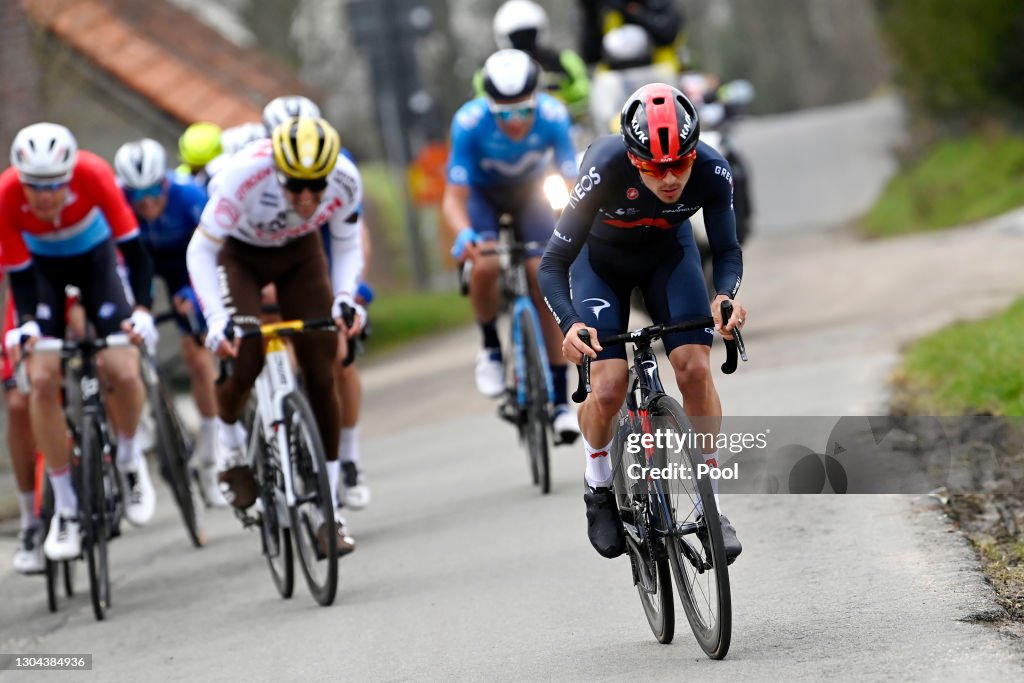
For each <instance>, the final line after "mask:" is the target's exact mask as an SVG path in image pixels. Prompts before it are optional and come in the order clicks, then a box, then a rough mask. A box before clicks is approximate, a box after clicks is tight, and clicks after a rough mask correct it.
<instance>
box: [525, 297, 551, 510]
mask: <svg viewBox="0 0 1024 683" xmlns="http://www.w3.org/2000/svg"><path fill="white" fill-rule="evenodd" d="M534 320H535V318H534V317H533V316H532V315H530V312H529V311H528V310H524V311H523V313H522V314H521V315H520V317H519V324H520V332H521V334H522V343H523V361H524V365H525V367H524V368H523V370H524V374H525V377H524V378H523V379H524V381H525V382H526V406H525V411H526V425H525V427H524V430H525V433H526V445H527V450H528V451H529V456H530V469H531V472H532V473H533V481H534V483H535V484H537V485H538V486H539V487H540V491H541V493H550V492H551V463H550V460H549V456H548V423H549V419H548V409H547V406H548V385H547V380H546V379H545V375H544V364H545V362H546V361H545V360H544V354H543V353H542V352H541V347H540V341H539V340H540V336H539V330H537V329H536V326H535V325H534Z"/></svg>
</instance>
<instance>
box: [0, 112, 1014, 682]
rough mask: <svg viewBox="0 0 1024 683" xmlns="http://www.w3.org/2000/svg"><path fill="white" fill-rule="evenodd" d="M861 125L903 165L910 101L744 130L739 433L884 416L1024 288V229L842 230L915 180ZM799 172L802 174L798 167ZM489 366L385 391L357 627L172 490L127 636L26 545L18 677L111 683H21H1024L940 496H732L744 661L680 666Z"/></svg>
mask: <svg viewBox="0 0 1024 683" xmlns="http://www.w3.org/2000/svg"><path fill="white" fill-rule="evenodd" d="M851 126H852V127H854V128H856V129H857V130H858V131H863V130H869V129H870V130H879V129H881V130H884V131H885V135H887V136H889V139H892V140H895V139H898V135H899V116H898V109H897V108H896V107H895V106H894V105H893V103H892V102H891V101H888V100H882V101H876V102H871V103H862V104H857V105H851V106H847V107H841V108H837V109H831V110H822V111H817V112H806V113H803V114H800V115H799V116H798V117H793V119H792V120H791V119H786V118H780V119H776V120H768V121H764V122H749V123H748V124H745V129H744V130H743V131H742V132H741V135H742V139H743V141H744V144H747V145H749V152H748V154H749V156H750V161H751V165H752V168H753V173H754V174H755V177H756V178H757V185H756V186H755V191H756V193H757V201H758V207H759V210H760V211H763V212H764V214H763V221H764V226H763V228H762V229H761V231H760V232H759V233H758V235H757V237H756V238H755V239H754V240H753V241H752V242H751V243H750V245H749V248H748V249H746V250H745V256H746V260H747V264H748V266H747V277H746V278H745V288H744V298H745V302H746V304H747V306H748V308H749V310H750V315H749V316H748V320H749V323H748V347H749V351H750V355H751V362H750V363H749V364H748V365H747V366H745V367H743V368H742V370H741V372H740V373H738V374H737V375H735V376H733V377H729V378H719V379H720V380H721V381H720V382H719V386H720V391H721V394H722V398H723V403H724V404H725V406H726V410H727V411H728V412H729V413H730V414H735V415H754V416H757V415H839V414H877V413H878V412H880V411H881V410H882V409H883V407H884V402H885V397H886V390H885V379H886V376H887V374H888V373H889V372H890V370H891V368H892V366H893V363H894V362H895V360H896V358H897V355H896V354H897V352H898V349H899V346H900V344H902V343H903V342H904V341H906V340H907V339H910V338H912V337H913V336H915V335H917V334H920V333H922V332H925V331H927V330H929V329H933V328H935V327H937V326H940V325H943V324H946V323H947V322H949V321H950V320H952V319H955V318H957V317H962V316H973V315H980V314H983V313H984V312H986V311H987V310H992V309H994V308H997V307H999V306H1001V305H1003V304H1005V302H1007V301H1008V300H1009V299H1010V298H1011V297H1012V296H1013V295H1014V294H1015V293H1016V292H1019V291H1021V290H1022V289H1024V273H1021V271H1020V268H1019V263H1020V258H1019V253H1020V249H1021V246H1022V244H1024V243H1022V241H1021V240H1022V235H1021V232H1022V231H1021V230H1020V228H1021V226H1022V225H1024V216H1011V217H1006V218H1004V219H1003V220H1001V221H998V222H996V223H993V224H992V225H989V226H986V227H983V228H981V229H976V230H972V231H958V232H955V233H950V234H947V235H943V236H940V237H927V238H909V239H907V240H901V241H899V242H886V243H873V242H860V241H858V240H856V239H853V238H851V237H849V236H848V235H846V234H845V233H844V232H842V231H840V230H837V229H836V226H838V225H841V224H843V223H844V222H846V221H848V220H849V219H850V218H852V217H853V216H855V215H856V213H857V212H859V211H861V210H863V208H864V207H865V205H866V204H867V203H869V202H870V200H871V197H872V196H873V194H872V193H874V192H877V191H878V188H879V187H880V183H881V181H882V178H883V177H884V175H885V173H886V172H887V169H889V168H891V162H889V161H888V160H887V158H886V157H885V155H884V153H883V152H884V150H883V149H881V148H875V147H866V146H865V145H863V144H862V140H863V136H860V134H859V133H858V134H856V135H855V134H853V133H851V132H850V128H851ZM787 140H788V141H789V142H788V144H787ZM778 148H782V149H788V150H791V154H792V156H793V157H797V156H799V157H801V158H788V157H787V156H786V155H782V156H781V157H780V156H779V154H778V153H777V151H775V150H777V149H778ZM823 149H830V150H832V151H833V152H834V154H829V155H825V154H823V153H822V152H821V150H823ZM782 169H785V170H784V173H783V170H782ZM784 174H785V175H784ZM834 183H841V184H843V187H841V188H834V187H833V184H834ZM826 190H827V191H826ZM854 198H857V199H856V201H855V199H854ZM908 302H909V303H908ZM475 344H476V333H475V331H473V330H464V331H460V332H457V333H453V334H448V335H445V336H443V337H439V338H436V339H433V340H430V341H428V342H425V343H423V344H420V345H417V346H415V347H412V348H410V349H407V350H405V351H404V352H403V353H402V355H401V356H400V357H397V358H391V359H388V360H387V361H385V362H381V363H378V364H376V365H375V366H373V367H370V368H368V369H367V370H366V372H365V387H366V403H365V406H366V407H365V420H364V457H365V461H366V468H367V472H368V475H369V477H370V481H371V484H372V487H373V493H374V500H373V503H372V505H371V507H370V508H368V509H367V510H365V511H361V512H358V513H352V514H351V515H350V516H349V520H350V522H351V525H352V528H353V530H354V532H355V535H356V537H357V539H358V543H359V547H358V549H357V551H356V552H355V553H354V554H353V555H351V556H349V557H346V558H345V559H343V560H342V562H341V585H340V590H339V598H338V601H337V603H336V604H335V606H333V607H331V608H326V609H325V608H320V607H317V606H316V605H315V603H314V602H313V601H312V599H311V598H310V597H309V596H308V594H307V593H306V592H305V590H304V586H303V585H302V584H301V578H299V579H298V581H299V583H298V585H297V586H296V595H295V597H294V598H293V599H291V600H289V601H283V600H281V599H280V598H278V597H277V594H276V592H275V591H274V588H273V586H272V585H271V583H270V580H269V577H268V576H267V570H266V567H265V564H264V562H263V560H262V558H261V557H260V555H259V541H258V538H257V536H256V534H255V533H254V532H244V531H242V530H240V528H239V527H238V525H237V523H236V522H235V520H234V519H233V517H232V516H231V515H230V514H229V513H223V512H221V513H215V514H211V515H210V516H209V520H208V521H209V536H210V542H209V544H208V546H207V547H206V548H204V549H202V550H193V549H192V548H191V547H190V546H189V545H188V542H187V540H186V538H185V535H184V532H183V531H182V529H181V527H180V524H179V522H178V519H177V516H176V514H175V511H174V510H173V508H172V506H171V503H170V498H169V496H168V495H167V491H166V490H161V491H160V494H161V497H160V504H161V507H160V510H159V512H158V516H157V519H156V520H155V521H154V523H153V524H152V525H151V526H150V527H149V528H147V529H145V530H132V529H130V530H128V531H127V533H126V534H125V535H124V537H123V538H121V539H118V540H117V541H116V542H115V544H114V545H113V547H112V553H111V557H112V562H113V566H114V586H113V591H114V592H113V599H114V608H113V610H112V611H111V613H110V618H109V620H108V621H106V622H104V623H96V622H95V621H94V620H93V618H92V614H91V610H90V608H89V605H88V601H87V599H86V598H85V597H84V596H82V595H80V596H78V597H76V598H74V599H72V600H71V601H70V602H68V601H64V602H63V603H62V605H61V609H60V611H59V612H58V613H57V614H55V615H51V614H49V613H48V612H47V611H46V605H45V598H44V591H43V588H44V587H43V582H42V580H41V579H35V578H23V577H19V576H16V575H14V574H13V573H12V572H11V571H10V570H9V568H8V565H7V563H8V562H9V558H10V554H11V552H12V550H13V539H12V538H10V537H9V536H5V537H3V538H2V539H0V652H5V653H91V654H93V655H94V665H93V671H92V672H91V673H79V674H74V675H71V674H55V673H41V672H34V673H31V674H27V673H23V674H13V673H10V672H7V673H0V676H2V677H4V678H5V680H12V681H14V680H30V681H46V680H83V681H84V680H102V681H113V680H117V681H120V680H131V679H136V678H143V679H152V680H168V681H170V680H182V681H186V680H188V681H191V680H196V679H201V680H209V681H218V680H224V681H234V680H251V681H267V680H299V679H303V680H383V681H399V680H402V681H404V680H437V679H445V680H447V679H457V680H581V681H582V680H586V681H592V680H622V679H625V678H627V677H634V676H642V677H643V678H645V679H647V680H670V679H671V680H687V679H690V680H696V679H698V677H699V680H730V681H736V680H758V681H760V680H814V681H817V680H821V679H824V678H832V679H835V680H844V681H845V680H908V679H909V680H939V679H942V680H962V679H967V678H970V679H972V680H976V681H989V680H991V681H999V680H1003V681H1005V680H1021V678H1022V676H1024V664H1022V659H1021V654H1020V649H1019V641H1016V642H1015V641H1012V640H1010V639H1009V638H1008V637H1006V636H1005V635H1002V634H1001V633H1000V632H999V631H998V630H997V629H995V628H992V627H990V626H987V625H984V624H981V623H975V622H977V621H986V620H992V619H994V618H998V616H999V612H998V609H997V608H996V606H995V603H994V602H993V595H992V592H991V589H990V588H989V587H988V585H987V584H986V583H985V582H984V580H983V579H982V577H981V575H980V573H979V572H978V571H977V567H976V563H975V561H974V560H973V556H972V555H971V552H970V550H969V549H968V547H967V546H966V544H965V542H964V541H963V540H962V538H961V537H960V536H959V535H958V534H956V533H952V532H951V528H950V525H949V524H948V522H947V521H946V519H945V518H944V517H943V516H942V514H941V513H940V511H939V510H938V508H937V507H936V506H935V504H934V503H932V502H931V501H930V500H929V499H928V498H927V497H924V496H921V497H916V496H850V497H842V496H755V495H747V496H740V495H734V496H726V497H725V498H724V500H723V508H724V509H725V511H726V512H727V513H728V514H729V515H730V517H731V519H732V521H733V522H734V523H735V525H736V527H737V529H738V531H739V534H740V538H741V539H742V540H743V543H744V552H743V555H742V557H741V558H740V559H739V560H738V561H737V562H736V564H735V565H733V567H732V568H731V570H730V575H731V579H732V587H733V601H734V625H733V641H732V643H733V644H732V649H731V651H730V653H729V656H728V658H727V659H726V660H725V661H723V662H712V661H710V660H708V659H706V658H705V657H704V656H703V654H702V653H701V651H700V650H699V648H698V647H697V645H696V643H695V642H694V641H693V639H692V637H691V636H690V634H689V632H688V629H687V627H686V625H685V622H684V620H683V619H682V616H681V615H680V621H679V623H678V625H677V635H676V639H675V642H674V643H673V644H672V645H669V646H662V645H659V644H657V643H656V642H655V641H654V639H653V638H652V636H651V634H650V632H649V629H648V627H647V624H646V621H645V619H644V616H643V612H642V610H641V608H640V605H639V602H638V599H637V595H636V591H635V589H634V588H633V587H632V586H631V584H630V579H629V565H628V562H627V561H626V560H625V559H619V560H614V561H609V560H604V559H602V558H600V557H598V556H597V555H596V554H595V553H594V552H593V550H592V549H591V548H590V546H589V544H588V542H587V539H586V532H585V518H584V514H583V513H584V510H583V503H582V500H581V498H582V496H581V494H582V482H581V478H582V470H583V467H582V465H583V463H582V456H581V454H580V453H579V449H578V448H562V449H558V450H556V451H555V452H554V459H553V469H554V481H553V489H554V490H553V492H552V494H551V495H549V496H546V497H542V496H540V495H539V494H538V493H537V492H536V491H535V490H534V489H533V488H532V487H531V486H530V485H529V484H528V474H527V467H526V462H525V457H524V455H523V454H522V452H521V451H520V449H519V448H518V447H517V445H516V443H515V439H514V437H513V434H512V431H511V428H510V427H508V426H506V425H504V424H503V423H499V422H498V420H497V419H496V418H495V417H494V415H493V405H492V404H491V403H490V402H489V401H487V400H485V399H483V398H480V397H478V396H477V395H476V394H475V391H474V389H473V385H472V355H473V351H474V347H475ZM79 576H80V580H79V585H80V586H81V588H82V590H84V589H85V585H84V572H80V574H79Z"/></svg>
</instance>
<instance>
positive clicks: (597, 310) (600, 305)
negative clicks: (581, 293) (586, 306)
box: [581, 297, 611, 320]
mask: <svg viewBox="0 0 1024 683" xmlns="http://www.w3.org/2000/svg"><path fill="white" fill-rule="evenodd" d="M588 301H596V302H597V304H595V305H593V306H591V307H590V312H591V313H593V314H594V319H595V320H600V319H601V311H603V310H604V309H606V308H610V307H611V304H610V303H608V302H607V301H605V300H604V299H598V298H596V297H595V298H591V299H584V300H583V301H582V302H581V303H587V302H588Z"/></svg>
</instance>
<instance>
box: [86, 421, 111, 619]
mask: <svg viewBox="0 0 1024 683" xmlns="http://www.w3.org/2000/svg"><path fill="white" fill-rule="evenodd" d="M81 435H82V489H81V493H80V495H79V509H80V510H81V522H82V529H83V531H84V532H85V539H84V546H85V554H86V560H87V562H88V565H89V597H90V599H91V601H92V610H93V614H94V615H95V616H96V620H97V621H102V620H103V619H104V617H105V616H106V611H107V610H108V609H110V566H109V558H108V555H107V540H108V538H109V530H110V521H111V520H110V516H109V513H108V510H107V497H108V491H107V490H106V489H105V482H107V481H108V477H107V476H105V473H104V469H105V467H106V463H105V460H106V454H105V453H104V449H103V437H102V433H101V429H100V425H99V423H98V422H97V421H96V418H95V417H93V416H88V415H87V416H86V417H85V418H84V422H83V424H82V432H81ZM109 493H110V494H111V495H113V491H110V492H109Z"/></svg>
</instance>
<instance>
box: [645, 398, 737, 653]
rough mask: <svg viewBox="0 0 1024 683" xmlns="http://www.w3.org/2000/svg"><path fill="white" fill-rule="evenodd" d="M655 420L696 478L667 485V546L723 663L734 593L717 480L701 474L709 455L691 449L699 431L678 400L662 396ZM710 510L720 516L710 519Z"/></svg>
mask: <svg viewBox="0 0 1024 683" xmlns="http://www.w3.org/2000/svg"><path fill="white" fill-rule="evenodd" d="M651 416H652V421H653V422H654V423H656V424H657V426H658V428H659V429H662V430H665V431H671V432H673V433H675V434H678V435H680V440H678V441H677V440H674V439H673V440H671V441H668V440H667V441H666V443H679V444H680V446H679V447H678V448H676V447H673V449H672V450H671V452H669V453H667V454H666V461H667V462H672V461H676V462H678V463H679V464H680V465H681V466H682V467H686V468H689V472H690V473H694V474H693V476H692V478H683V477H678V478H674V479H669V480H666V481H665V484H667V486H666V489H665V492H666V495H667V498H668V510H667V515H668V517H669V519H670V526H669V533H668V534H667V535H666V537H665V545H666V548H667V550H668V559H669V564H670V565H671V567H672V574H673V576H674V578H675V582H676V588H677V591H678V593H679V600H680V601H681V602H682V604H683V611H685V612H686V618H687V621H689V622H690V629H691V630H692V631H693V635H694V637H695V638H696V639H697V642H698V643H699V644H700V647H701V649H702V650H704V652H705V653H706V654H707V655H708V657H710V658H712V659H722V658H724V657H725V655H726V654H727V653H728V651H729V643H730V640H731V637H732V594H731V591H730V586H729V567H728V566H727V564H726V560H725V543H724V541H723V540H722V527H721V522H720V520H719V514H718V509H717V506H716V504H715V499H714V493H713V491H712V488H711V481H710V480H709V478H708V477H697V476H696V474H695V473H696V472H697V471H698V469H697V466H698V465H703V464H704V456H703V454H702V453H701V452H699V451H698V450H696V449H692V448H690V447H689V446H688V445H687V442H686V440H685V436H686V435H687V434H692V433H693V430H692V428H691V426H690V421H689V420H688V419H687V417H686V415H685V413H683V410H682V408H681V407H680V406H679V404H678V403H676V401H675V400H673V399H672V398H670V397H668V396H663V397H661V398H660V399H659V400H658V401H657V402H656V403H655V404H654V405H653V406H652V407H651ZM705 510H708V511H712V510H713V511H714V513H709V514H704V511H705Z"/></svg>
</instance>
